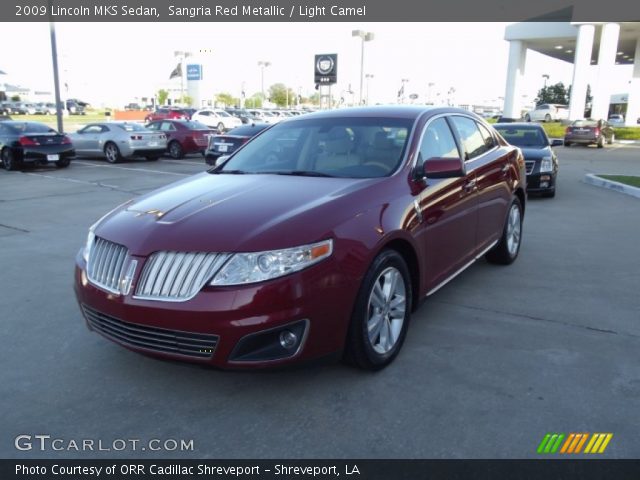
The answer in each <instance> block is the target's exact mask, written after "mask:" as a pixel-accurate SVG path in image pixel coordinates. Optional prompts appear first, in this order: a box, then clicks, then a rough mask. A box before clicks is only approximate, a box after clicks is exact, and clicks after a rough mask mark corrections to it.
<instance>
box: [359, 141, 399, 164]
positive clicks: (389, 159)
mask: <svg viewBox="0 0 640 480" xmlns="http://www.w3.org/2000/svg"><path fill="white" fill-rule="evenodd" d="M399 156H400V149H399V148H398V147H396V145H395V144H394V143H393V139H391V138H389V137H388V135H387V132H376V134H375V136H374V137H373V143H372V145H371V146H370V147H369V149H368V151H367V154H366V158H365V159H364V160H365V161H364V163H365V164H367V163H369V164H375V165H378V166H379V167H383V168H384V169H385V170H386V172H387V173H388V172H390V171H391V170H393V169H394V168H395V166H396V164H397V163H398V157H399Z"/></svg>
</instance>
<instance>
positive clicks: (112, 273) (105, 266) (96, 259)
mask: <svg viewBox="0 0 640 480" xmlns="http://www.w3.org/2000/svg"><path fill="white" fill-rule="evenodd" d="M127 253H128V252H127V248H126V247H124V246H122V245H119V244H117V243H113V242H110V241H108V240H105V239H104V238H100V237H95V239H94V240H93V245H92V246H91V252H90V254H89V263H88V265H87V277H88V278H89V281H91V283H93V284H94V285H97V286H98V287H102V288H104V289H105V290H108V291H109V292H112V293H120V290H119V285H120V279H121V278H122V273H123V270H124V263H125V260H126V258H127Z"/></svg>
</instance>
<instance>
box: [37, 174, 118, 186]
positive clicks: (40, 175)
mask: <svg viewBox="0 0 640 480" xmlns="http://www.w3.org/2000/svg"><path fill="white" fill-rule="evenodd" d="M27 175H33V176H35V177H44V178H52V179H54V180H62V181H64V182H72V183H81V184H83V185H94V186H97V187H106V188H120V187H118V186H117V185H109V184H108V183H101V182H88V181H85V180H76V179H75V178H69V177H57V176H55V175H45V174H43V173H31V172H28V173H27Z"/></svg>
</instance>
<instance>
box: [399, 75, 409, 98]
mask: <svg viewBox="0 0 640 480" xmlns="http://www.w3.org/2000/svg"><path fill="white" fill-rule="evenodd" d="M400 81H401V82H402V86H401V87H400V91H399V92H398V100H400V103H404V86H405V84H406V83H409V79H408V78H403V79H402V80H400Z"/></svg>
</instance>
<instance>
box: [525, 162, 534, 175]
mask: <svg viewBox="0 0 640 480" xmlns="http://www.w3.org/2000/svg"><path fill="white" fill-rule="evenodd" d="M524 164H525V167H526V169H527V175H531V174H532V173H533V169H534V168H535V166H536V162H524Z"/></svg>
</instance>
